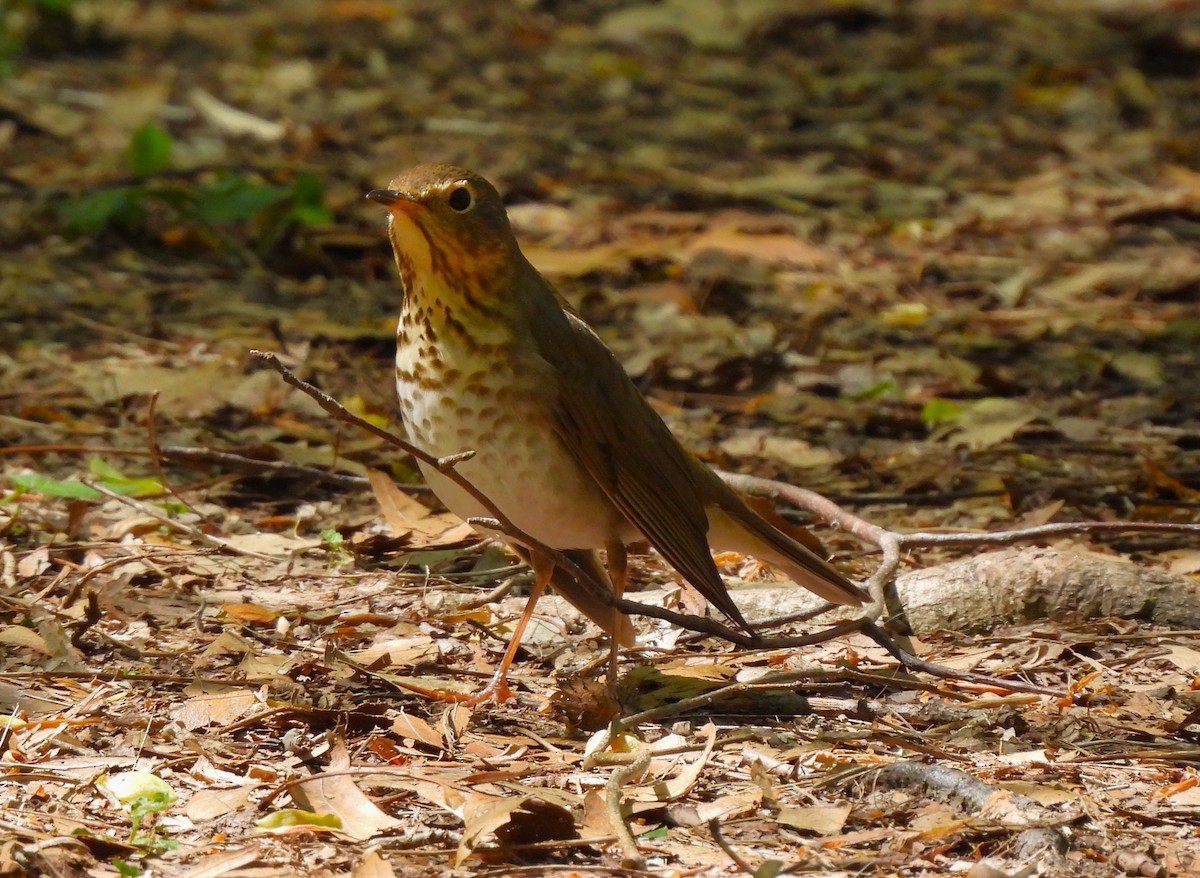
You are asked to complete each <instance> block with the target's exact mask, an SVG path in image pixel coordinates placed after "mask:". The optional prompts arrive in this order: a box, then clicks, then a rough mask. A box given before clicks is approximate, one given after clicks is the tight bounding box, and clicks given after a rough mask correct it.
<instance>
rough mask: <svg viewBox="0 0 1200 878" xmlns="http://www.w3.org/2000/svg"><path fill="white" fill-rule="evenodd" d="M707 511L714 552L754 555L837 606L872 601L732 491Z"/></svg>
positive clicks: (710, 538) (855, 604) (710, 540)
mask: <svg viewBox="0 0 1200 878" xmlns="http://www.w3.org/2000/svg"><path fill="white" fill-rule="evenodd" d="M706 511H707V512H708V543H709V545H710V546H712V547H713V548H714V549H718V550H725V551H731V552H741V553H742V554H745V555H753V556H754V557H755V558H757V559H758V560H759V561H763V562H765V563H767V564H769V565H770V566H772V567H775V568H776V569H778V570H781V571H782V572H784V573H786V574H787V575H788V577H789V578H790V579H791V580H792V581H793V582H795V583H796V584H797V585H802V586H804V587H805V588H807V589H808V590H809V591H811V592H813V593H814V594H817V595H819V596H820V597H823V598H824V599H825V600H827V601H831V602H832V603H835V604H847V605H849V606H854V607H857V606H861V605H862V604H863V603H864V602H866V601H869V600H870V599H871V598H870V595H868V594H867V593H866V592H865V591H863V590H862V589H861V588H859V587H858V586H857V585H855V584H854V583H852V582H850V580H848V579H847V578H846V577H844V576H842V574H841V573H839V572H838V571H837V570H836V569H834V567H833V566H832V565H830V564H829V563H828V562H826V561H825V560H823V559H822V558H820V557H818V556H817V555H815V554H813V553H812V552H811V551H809V550H808V549H807V548H805V547H804V546H802V545H800V543H798V542H797V541H796V540H794V539H792V538H791V537H790V536H788V535H787V534H785V533H784V532H783V531H781V530H779V528H777V527H775V526H774V525H773V524H771V523H770V522H769V521H767V520H766V519H764V518H763V517H762V516H761V515H759V514H758V513H756V512H755V511H754V510H753V509H751V508H750V507H748V506H747V505H746V504H745V503H744V502H742V499H741V498H740V497H738V496H737V494H735V493H733V491H730V492H729V495H728V496H727V497H726V498H722V500H721V501H719V503H718V504H717V505H711V506H708V507H707V508H706Z"/></svg>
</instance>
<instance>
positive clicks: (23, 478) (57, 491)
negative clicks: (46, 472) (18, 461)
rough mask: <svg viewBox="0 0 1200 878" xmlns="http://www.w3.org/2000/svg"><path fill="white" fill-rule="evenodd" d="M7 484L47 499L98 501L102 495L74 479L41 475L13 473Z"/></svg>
mask: <svg viewBox="0 0 1200 878" xmlns="http://www.w3.org/2000/svg"><path fill="white" fill-rule="evenodd" d="M8 481H9V484H11V485H12V486H13V487H14V488H16V489H17V490H18V491H21V492H29V491H32V492H34V493H37V494H44V495H45V496H47V497H66V498H68V499H71V500H99V499H100V498H101V497H103V496H104V495H103V494H101V493H100V492H99V491H97V490H95V489H93V488H89V487H88V486H87V485H85V484H84V483H83V482H80V481H77V480H76V479H52V478H50V477H49V476H43V475H42V474H41V473H13V474H11V475H10V476H9V477H8Z"/></svg>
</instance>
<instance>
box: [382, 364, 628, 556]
mask: <svg viewBox="0 0 1200 878" xmlns="http://www.w3.org/2000/svg"><path fill="white" fill-rule="evenodd" d="M443 353H444V352H443ZM411 354H412V350H411V348H410V349H408V350H404V349H403V348H402V349H401V351H400V352H399V353H398V357H397V365H398V367H399V368H398V369H397V376H398V378H397V390H398V392H399V396H400V404H401V409H402V411H403V414H404V423H405V427H406V429H407V431H408V435H409V438H410V440H411V441H412V442H413V443H414V444H415V445H417V446H418V447H419V448H421V449H423V450H425V451H427V452H429V453H430V454H433V455H437V456H439V457H445V456H447V455H452V454H458V453H460V452H463V451H474V452H475V456H474V457H473V458H471V459H470V460H467V461H463V462H462V463H460V464H458V465H457V466H456V469H457V471H458V472H459V473H461V474H462V475H463V476H465V477H466V478H467V479H469V480H470V481H471V482H472V483H473V484H474V485H475V486H476V487H477V488H479V490H480V491H482V492H483V493H484V495H486V496H487V497H488V498H489V499H490V500H491V501H492V502H493V503H495V504H496V506H497V507H498V508H499V509H500V511H502V512H503V513H504V514H505V515H506V516H508V518H509V519H510V520H511V521H512V522H513V524H515V525H516V526H517V527H519V528H521V529H522V530H524V531H526V532H527V533H528V534H530V535H531V536H533V537H535V538H536V539H538V540H541V541H542V542H543V543H545V544H546V545H548V546H550V547H552V548H556V549H587V548H603V547H604V546H605V544H606V543H608V542H611V541H612V540H614V539H620V540H622V541H623V542H626V541H631V540H634V539H636V538H637V535H636V532H635V531H634V530H633V529H632V528H631V527H630V526H629V525H628V524H627V523H626V522H625V519H624V516H622V515H621V514H620V513H619V512H617V510H616V509H615V508H614V507H613V505H612V503H611V502H610V501H609V500H608V498H607V496H606V495H605V494H604V492H603V491H602V490H601V489H600V488H599V487H598V486H597V484H596V483H595V482H594V481H593V480H592V478H591V476H589V475H588V474H587V472H586V471H585V470H584V469H583V468H582V467H581V466H580V465H579V464H578V463H576V461H575V459H574V458H573V457H571V455H570V453H569V452H568V451H567V449H566V447H565V446H564V445H563V443H562V440H561V439H559V437H558V435H557V434H556V433H555V431H554V424H553V422H552V421H551V420H550V414H549V412H550V409H549V399H550V398H549V396H548V395H546V390H547V385H546V384H545V383H544V382H543V381H541V380H538V378H537V377H535V376H533V375H530V374H529V372H530V370H535V371H536V370H537V368H538V363H526V364H512V363H511V362H508V363H504V364H502V365H497V366H495V367H492V368H490V369H489V370H488V371H486V372H484V371H481V370H470V371H469V370H468V369H467V368H463V369H460V370H456V372H455V373H452V379H451V380H449V381H447V382H445V383H443V384H441V385H440V386H439V387H438V389H437V390H433V389H431V388H429V387H428V386H423V384H422V383H421V382H420V381H416V380H405V379H404V377H403V375H404V374H406V370H405V368H404V367H405V365H406V363H408V362H410V356H411ZM446 365H447V366H449V367H451V368H453V365H452V364H451V363H447V364H446ZM542 365H544V364H542ZM514 367H517V368H521V369H522V370H523V372H522V376H521V377H522V379H524V380H523V382H522V383H527V384H528V385H529V388H528V389H523V390H520V391H518V390H517V389H516V388H515V387H514V383H515V380H514V379H515V376H514V374H513V372H512V369H513V368H514ZM421 472H422V473H423V474H424V476H425V479H426V481H427V482H428V483H429V486H430V488H432V489H433V491H434V493H435V494H437V496H438V498H439V499H440V500H441V501H442V502H443V503H445V504H446V507H447V508H448V509H449V510H450V511H451V512H453V513H454V514H455V515H458V516H459V517H461V518H470V517H476V516H483V517H488V516H489V515H490V513H489V512H488V511H487V510H486V509H485V508H484V507H483V505H482V504H480V503H479V502H478V501H477V500H476V499H475V498H473V497H471V496H470V494H468V493H467V492H466V491H465V490H464V489H463V488H462V487H460V486H459V485H456V484H455V483H454V482H452V481H451V480H450V479H448V478H446V476H444V475H443V474H441V473H440V472H438V471H437V470H436V469H434V468H432V467H429V466H427V465H425V464H421Z"/></svg>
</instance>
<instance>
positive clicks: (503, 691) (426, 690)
mask: <svg viewBox="0 0 1200 878" xmlns="http://www.w3.org/2000/svg"><path fill="white" fill-rule="evenodd" d="M399 685H400V686H401V687H402V688H403V689H405V690H406V691H408V692H412V693H414V694H416V695H420V696H422V697H424V698H428V699H430V700H431V701H441V702H444V703H446V704H464V705H466V706H467V707H478V706H479V705H481V704H488V703H491V704H503V703H504V702H506V701H508V700H510V699H512V698H515V697H516V694H517V693H516V692H514V691H513V690H512V689H511V688H510V687H509V685H508V675H507V674H497V675H496V676H494V677H492V679H491V682H489V683H488V684H487V685H486V686H484V687H483V688H482V689H480V690H479V691H478V692H458V691H455V690H453V689H433V688H430V687H428V686H418V685H417V684H415V683H400V684H399Z"/></svg>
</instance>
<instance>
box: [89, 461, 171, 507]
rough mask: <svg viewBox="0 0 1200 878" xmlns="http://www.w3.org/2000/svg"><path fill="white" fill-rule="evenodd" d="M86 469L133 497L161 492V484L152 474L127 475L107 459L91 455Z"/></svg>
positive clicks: (108, 484)
mask: <svg viewBox="0 0 1200 878" xmlns="http://www.w3.org/2000/svg"><path fill="white" fill-rule="evenodd" d="M88 469H89V470H90V471H91V473H92V475H94V476H96V478H97V479H98V480H99V481H100V482H101V483H102V484H103V485H104V487H106V488H108V489H109V490H110V491H116V492H117V493H118V494H129V495H131V496H134V497H146V496H153V495H156V494H161V493H163V485H162V482H160V481H159V480H158V479H156V478H154V477H153V476H127V475H125V474H124V473H123V472H121V471H120V470H119V469H117V468H116V467H115V466H113V465H112V464H110V463H108V462H107V461H104V460H101V459H100V458H98V457H93V458H92V459H91V460H89V461H88Z"/></svg>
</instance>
